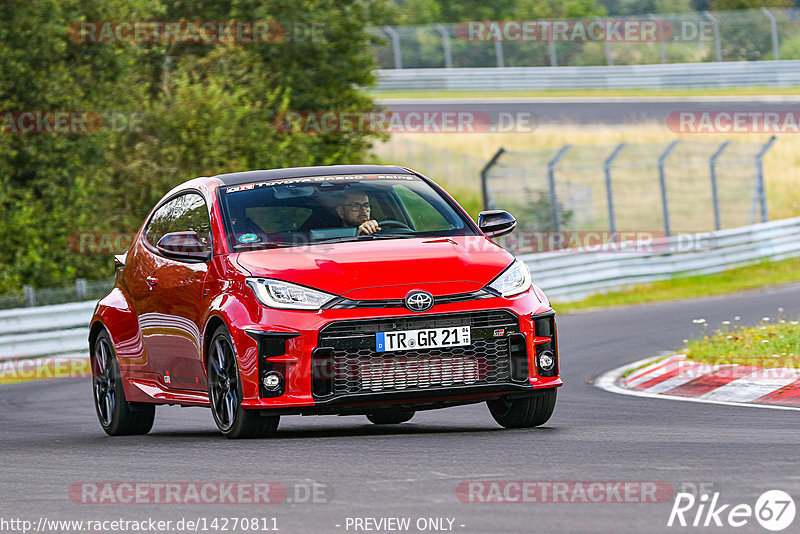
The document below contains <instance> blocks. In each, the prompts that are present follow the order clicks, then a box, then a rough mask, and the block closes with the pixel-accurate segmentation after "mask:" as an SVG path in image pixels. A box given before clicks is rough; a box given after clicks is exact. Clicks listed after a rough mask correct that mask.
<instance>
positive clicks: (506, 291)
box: [489, 260, 531, 297]
mask: <svg viewBox="0 0 800 534" xmlns="http://www.w3.org/2000/svg"><path fill="white" fill-rule="evenodd" d="M489 287H490V288H491V289H494V290H495V291H497V292H498V293H500V294H501V295H502V296H504V297H512V296H514V295H518V294H520V293H523V292H525V291H527V290H528V289H530V287H531V271H530V269H528V266H527V265H525V262H524V261H520V260H515V261H514V263H512V264H511V265H510V266H509V267H508V268H507V269H506V270H505V271H503V272H502V273H500V276H498V277H497V278H495V279H494V280H492V281H491V282H490V283H489Z"/></svg>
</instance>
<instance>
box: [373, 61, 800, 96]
mask: <svg viewBox="0 0 800 534" xmlns="http://www.w3.org/2000/svg"><path fill="white" fill-rule="evenodd" d="M375 73H376V75H377V77H378V85H377V87H376V89H378V90H420V89H423V90H461V91H479V90H483V91H524V90H545V89H618V88H620V89H627V88H644V89H647V88H654V89H664V88H684V87H689V88H691V87H748V86H758V87H794V86H798V85H800V60H782V61H732V62H723V63H675V64H666V65H617V66H603V67H484V68H454V69H447V68H444V69H383V70H377V71H375Z"/></svg>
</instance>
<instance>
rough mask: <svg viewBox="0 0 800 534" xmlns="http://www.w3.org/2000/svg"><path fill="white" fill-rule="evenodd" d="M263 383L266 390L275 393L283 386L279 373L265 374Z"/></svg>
mask: <svg viewBox="0 0 800 534" xmlns="http://www.w3.org/2000/svg"><path fill="white" fill-rule="evenodd" d="M263 383H264V388H265V389H266V390H268V391H277V390H279V389H281V386H282V385H283V377H282V376H281V375H280V373H275V372H272V373H267V374H266V376H264V380H263Z"/></svg>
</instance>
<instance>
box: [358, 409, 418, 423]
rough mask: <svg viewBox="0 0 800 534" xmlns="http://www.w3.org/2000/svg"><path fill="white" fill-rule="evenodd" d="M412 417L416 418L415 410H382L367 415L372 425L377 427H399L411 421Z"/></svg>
mask: <svg viewBox="0 0 800 534" xmlns="http://www.w3.org/2000/svg"><path fill="white" fill-rule="evenodd" d="M412 417H414V411H413V410H382V411H380V412H375V413H371V414H367V419H369V421H370V423H373V424H376V425H399V424H400V423H405V422H406V421H411V418H412Z"/></svg>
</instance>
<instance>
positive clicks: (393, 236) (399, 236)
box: [358, 234, 417, 239]
mask: <svg viewBox="0 0 800 534" xmlns="http://www.w3.org/2000/svg"><path fill="white" fill-rule="evenodd" d="M410 237H417V235H416V234H363V235H360V236H358V238H359V239H408V238H410Z"/></svg>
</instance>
